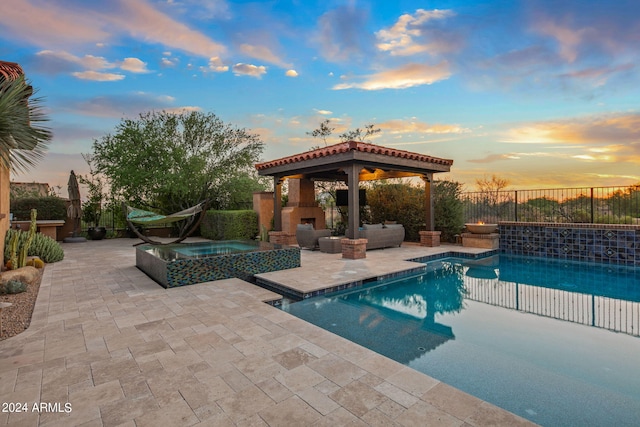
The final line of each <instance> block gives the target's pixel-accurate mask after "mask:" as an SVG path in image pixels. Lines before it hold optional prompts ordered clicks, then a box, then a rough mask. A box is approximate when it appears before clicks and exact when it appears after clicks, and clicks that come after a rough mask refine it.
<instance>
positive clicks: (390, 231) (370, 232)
mask: <svg viewBox="0 0 640 427" xmlns="http://www.w3.org/2000/svg"><path fill="white" fill-rule="evenodd" d="M404 233H405V231H404V226H403V225H402V224H363V225H362V228H361V229H360V236H359V237H360V238H362V239H367V250H369V249H381V248H392V247H400V245H402V242H403V241H404Z"/></svg>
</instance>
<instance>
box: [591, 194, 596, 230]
mask: <svg viewBox="0 0 640 427" xmlns="http://www.w3.org/2000/svg"><path fill="white" fill-rule="evenodd" d="M594 218H595V215H594V209H593V187H591V224H594V223H595V221H594Z"/></svg>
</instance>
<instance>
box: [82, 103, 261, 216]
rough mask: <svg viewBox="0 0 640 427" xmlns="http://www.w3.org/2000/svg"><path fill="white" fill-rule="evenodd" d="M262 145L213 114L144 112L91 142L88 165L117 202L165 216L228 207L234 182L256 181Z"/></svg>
mask: <svg viewBox="0 0 640 427" xmlns="http://www.w3.org/2000/svg"><path fill="white" fill-rule="evenodd" d="M263 149H264V143H263V142H262V141H260V139H259V137H258V136H257V135H254V134H251V133H249V132H248V131H246V130H245V129H238V128H234V127H232V126H230V125H228V124H225V123H224V122H223V121H222V120H221V119H219V118H218V117H217V116H216V115H215V114H212V113H201V112H183V113H181V114H177V115H175V114H170V113H167V112H164V111H163V112H149V113H143V114H140V116H139V118H138V119H136V120H132V119H123V120H122V121H121V122H120V124H119V125H118V126H117V127H116V130H115V132H114V133H113V134H107V135H105V136H103V137H102V138H101V139H98V140H95V141H94V143H93V154H92V162H93V165H94V166H95V170H96V172H97V173H100V174H103V175H104V176H105V177H106V178H107V182H108V185H109V187H110V188H111V191H112V193H113V195H115V196H116V197H117V198H118V199H120V200H124V201H126V202H127V203H129V204H131V205H134V206H137V207H146V208H150V209H153V210H156V211H159V212H160V213H164V214H169V213H173V212H177V211H180V210H183V209H186V208H187V207H190V206H193V205H195V204H197V203H199V202H201V201H202V200H205V199H209V200H210V203H211V204H210V206H211V208H212V209H227V208H228V205H229V203H230V200H232V198H231V197H230V193H233V192H234V190H233V183H234V182H238V180H239V179H241V178H242V177H245V178H246V177H250V178H252V179H255V180H256V181H257V175H256V172H255V169H254V164H255V163H256V162H257V161H258V159H259V157H260V154H261V153H262V150H263Z"/></svg>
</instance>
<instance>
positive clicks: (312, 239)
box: [296, 224, 331, 250]
mask: <svg viewBox="0 0 640 427" xmlns="http://www.w3.org/2000/svg"><path fill="white" fill-rule="evenodd" d="M329 236H331V230H327V229H324V230H315V229H314V228H313V225H312V224H298V227H297V228H296V240H297V241H298V246H300V247H301V248H305V249H311V250H314V249H316V248H317V247H318V239H319V238H320V237H329Z"/></svg>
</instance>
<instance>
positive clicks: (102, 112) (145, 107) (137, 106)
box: [57, 92, 199, 118]
mask: <svg viewBox="0 0 640 427" xmlns="http://www.w3.org/2000/svg"><path fill="white" fill-rule="evenodd" d="M174 102H175V99H174V98H173V97H171V96H164V95H154V94H150V93H146V92H135V93H127V94H124V95H104V96H96V97H92V98H89V99H82V100H75V99H67V100H64V101H63V102H61V103H60V105H59V106H57V109H58V110H60V111H70V112H73V113H76V114H81V115H85V116H92V117H108V118H122V117H134V116H137V115H138V114H140V113H142V112H145V111H151V110H166V111H172V112H175V111H178V112H179V111H180V110H183V109H187V110H189V111H193V110H199V107H195V106H175V105H173V104H174Z"/></svg>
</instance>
